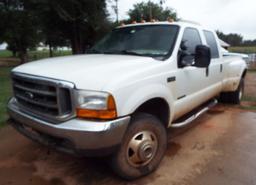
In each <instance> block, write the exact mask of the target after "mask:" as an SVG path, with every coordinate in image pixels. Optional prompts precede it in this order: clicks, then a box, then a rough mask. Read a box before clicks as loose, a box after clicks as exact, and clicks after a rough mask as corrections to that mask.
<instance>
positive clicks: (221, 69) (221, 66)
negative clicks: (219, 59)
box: [220, 64, 223, 73]
mask: <svg viewBox="0 0 256 185" xmlns="http://www.w3.org/2000/svg"><path fill="white" fill-rule="evenodd" d="M222 71H223V64H220V72H221V73H222Z"/></svg>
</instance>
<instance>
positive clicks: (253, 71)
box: [248, 69, 256, 73]
mask: <svg viewBox="0 0 256 185" xmlns="http://www.w3.org/2000/svg"><path fill="white" fill-rule="evenodd" d="M248 72H249V73H256V69H248Z"/></svg>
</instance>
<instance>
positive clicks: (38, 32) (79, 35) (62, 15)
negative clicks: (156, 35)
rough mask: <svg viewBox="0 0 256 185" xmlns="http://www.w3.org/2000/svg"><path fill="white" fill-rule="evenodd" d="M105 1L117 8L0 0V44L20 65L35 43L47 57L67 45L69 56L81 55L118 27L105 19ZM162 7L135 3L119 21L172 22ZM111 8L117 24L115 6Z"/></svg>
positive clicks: (98, 2) (94, 0) (54, 0)
mask: <svg viewBox="0 0 256 185" xmlns="http://www.w3.org/2000/svg"><path fill="white" fill-rule="evenodd" d="M109 2H112V3H114V5H118V0H62V1H59V0H0V43H1V42H6V43H7V44H8V49H9V50H10V51H12V52H13V55H14V56H16V55H17V56H18V57H20V59H21V62H22V63H24V62H26V61H28V50H29V49H30V50H33V49H35V48H36V47H37V46H38V44H39V43H44V44H45V45H48V46H49V55H50V56H52V55H53V48H56V47H61V46H70V47H71V49H72V53H73V54H81V53H85V52H86V50H87V49H88V48H89V47H90V46H91V45H93V44H94V43H95V41H97V40H99V38H101V37H102V36H103V35H105V34H106V33H108V32H109V31H110V30H111V29H113V28H114V27H115V26H117V24H118V23H116V22H112V21H111V20H110V19H109V13H108V11H107V3H109ZM162 4H163V0H160V1H159V2H158V3H152V2H150V1H149V2H147V3H138V4H135V5H134V7H133V9H131V10H129V12H128V15H129V18H128V19H127V20H123V22H131V21H138V22H139V21H142V20H145V21H150V20H151V19H156V20H162V21H163V20H166V19H167V18H168V17H172V18H173V19H176V18H177V14H176V12H175V11H174V10H172V9H170V8H163V7H162ZM113 7H114V12H115V13H116V14H117V21H118V7H117V6H113Z"/></svg>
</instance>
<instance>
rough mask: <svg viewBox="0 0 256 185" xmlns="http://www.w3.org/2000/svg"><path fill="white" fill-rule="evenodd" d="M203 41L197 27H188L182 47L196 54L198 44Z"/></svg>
mask: <svg viewBox="0 0 256 185" xmlns="http://www.w3.org/2000/svg"><path fill="white" fill-rule="evenodd" d="M201 44H202V41H201V38H200V34H199V32H198V30H197V29H195V28H186V29H185V31H184V35H183V38H182V42H181V46H180V49H181V50H184V51H187V52H188V53H190V54H195V49H196V46H197V45H201Z"/></svg>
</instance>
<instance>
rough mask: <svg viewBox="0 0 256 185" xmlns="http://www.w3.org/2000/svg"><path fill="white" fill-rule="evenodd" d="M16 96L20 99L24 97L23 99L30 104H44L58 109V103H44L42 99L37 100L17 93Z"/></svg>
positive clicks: (43, 105)
mask: <svg viewBox="0 0 256 185" xmlns="http://www.w3.org/2000/svg"><path fill="white" fill-rule="evenodd" d="M16 97H17V98H18V100H19V99H22V100H23V101H27V102H29V103H30V104H34V105H38V106H42V107H47V108H52V109H57V110H58V106H57V104H49V103H43V102H41V101H37V100H33V99H29V98H26V97H24V96H22V95H19V94H16Z"/></svg>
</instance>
